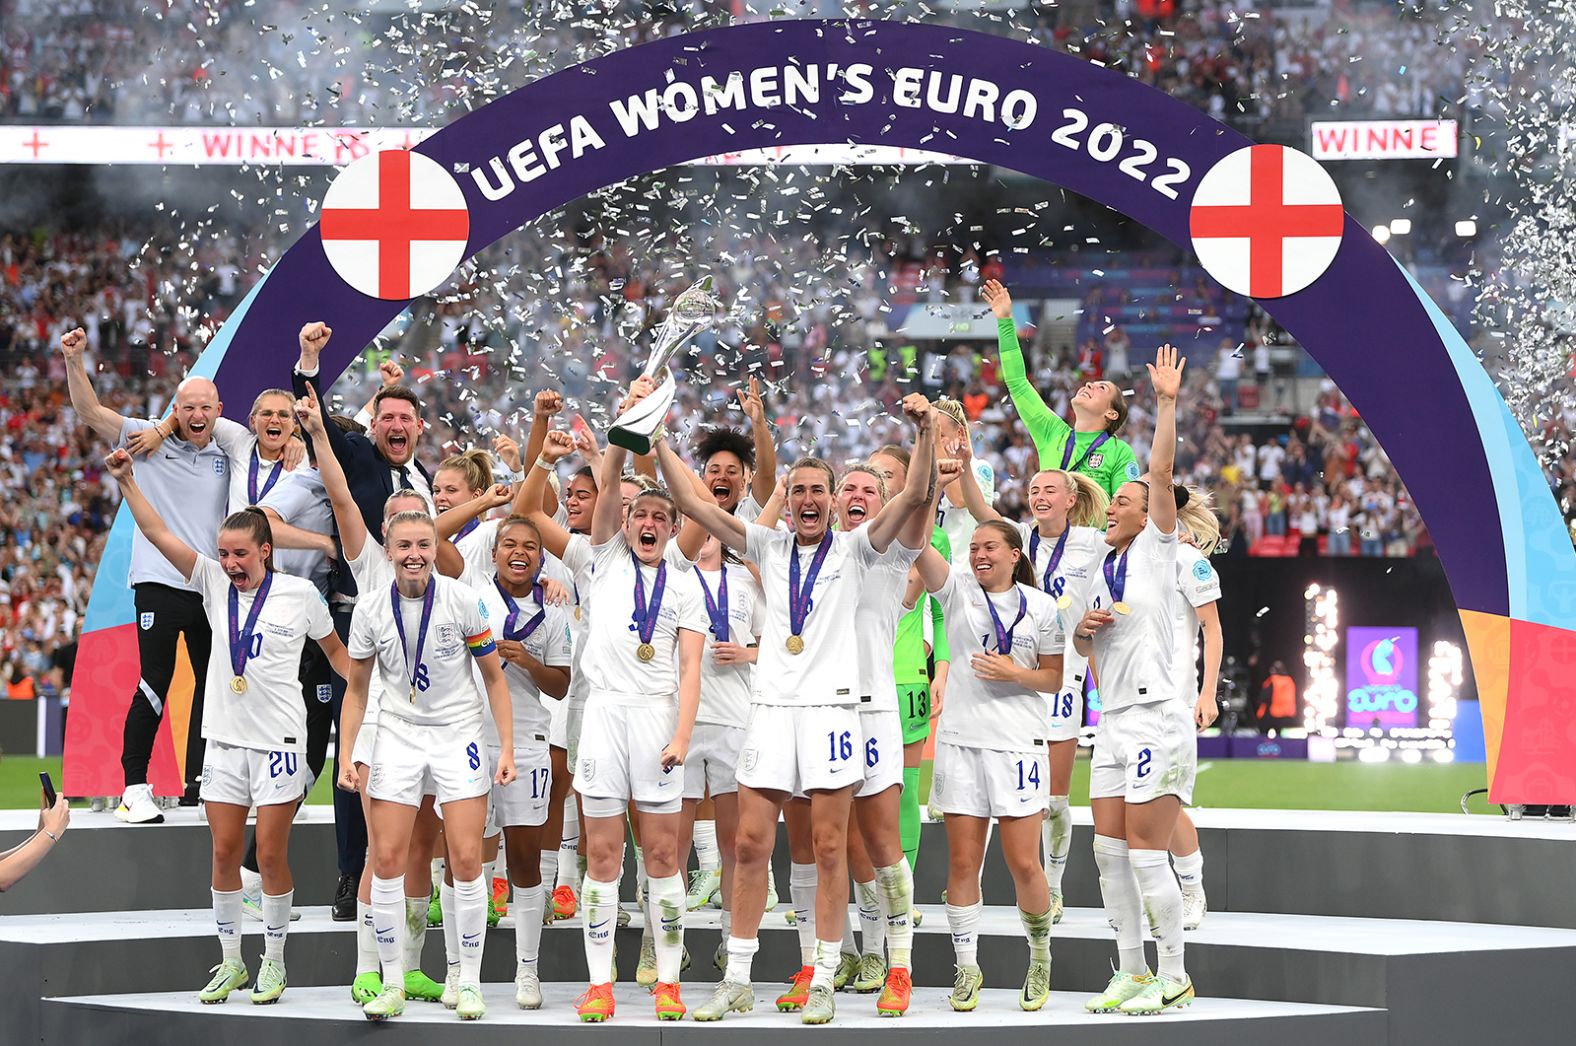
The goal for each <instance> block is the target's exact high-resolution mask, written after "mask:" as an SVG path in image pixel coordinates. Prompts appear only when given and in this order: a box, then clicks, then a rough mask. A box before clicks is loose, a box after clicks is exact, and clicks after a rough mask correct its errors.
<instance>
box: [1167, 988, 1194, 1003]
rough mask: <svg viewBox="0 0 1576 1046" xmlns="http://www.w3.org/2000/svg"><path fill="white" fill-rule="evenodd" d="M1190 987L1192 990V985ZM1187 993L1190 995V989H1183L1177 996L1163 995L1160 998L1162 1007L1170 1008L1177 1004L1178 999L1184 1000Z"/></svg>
mask: <svg viewBox="0 0 1576 1046" xmlns="http://www.w3.org/2000/svg"><path fill="white" fill-rule="evenodd" d="M1188 987H1189V988H1190V987H1192V985H1189V986H1188ZM1187 993H1188V989H1187V988H1183V989H1182V990H1181V991H1179V992H1177V993H1176V994H1175V995H1162V996H1161V997H1160V1005H1162V1006H1170V1005H1171V1004H1172V1003H1174V1002H1176V1001H1177V1000H1178V999H1180V998H1182V996H1184V995H1186V994H1187Z"/></svg>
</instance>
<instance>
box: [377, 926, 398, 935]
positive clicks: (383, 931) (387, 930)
mask: <svg viewBox="0 0 1576 1046" xmlns="http://www.w3.org/2000/svg"><path fill="white" fill-rule="evenodd" d="M393 932H394V927H392V926H390V927H389V928H388V929H386V930H374V931H373V933H377V934H385V933H393Z"/></svg>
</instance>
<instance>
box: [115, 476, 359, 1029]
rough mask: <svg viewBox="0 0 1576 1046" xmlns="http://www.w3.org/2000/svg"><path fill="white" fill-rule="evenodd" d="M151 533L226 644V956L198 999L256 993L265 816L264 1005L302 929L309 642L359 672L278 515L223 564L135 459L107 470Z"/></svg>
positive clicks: (216, 714) (222, 538)
mask: <svg viewBox="0 0 1576 1046" xmlns="http://www.w3.org/2000/svg"><path fill="white" fill-rule="evenodd" d="M105 464H106V466H107V467H108V468H109V471H110V474H111V475H113V476H114V477H115V479H116V481H118V482H119V483H120V489H121V494H122V496H123V497H124V498H125V501H126V504H127V505H128V506H129V507H130V509H131V513H132V516H133V518H135V519H136V521H137V526H138V528H139V529H140V530H141V531H142V533H143V535H144V536H145V537H146V538H147V539H148V541H149V542H151V543H152V544H153V546H154V547H155V548H157V549H158V550H159V551H160V552H161V553H163V555H164V558H166V559H168V560H169V561H170V565H171V566H173V567H175V569H176V570H179V571H180V572H181V575H182V576H183V577H184V578H185V579H186V580H187V582H188V583H190V584H191V586H192V587H193V588H194V589H196V590H197V591H198V592H199V593H201V594H202V600H203V607H204V609H205V610H206V611H207V614H208V620H209V622H210V623H211V624H212V626H213V630H214V633H215V634H216V635H217V634H221V633H222V634H224V635H227V636H228V637H229V638H228V641H227V642H226V643H224V644H223V645H221V644H219V643H215V644H214V645H213V650H212V652H211V654H210V656H209V659H208V675H207V694H206V698H205V703H204V705H203V720H202V735H203V737H204V738H205V739H206V740H207V742H208V744H207V751H206V756H205V759H204V762H203V778H202V800H203V803H204V804H205V806H206V808H207V814H208V827H209V830H210V831H211V832H212V833H213V913H214V921H215V922H216V923H217V925H218V930H219V944H220V946H221V948H222V949H223V958H222V960H221V961H220V963H219V965H218V966H216V967H214V969H213V979H212V980H210V981H209V982H208V985H207V987H205V988H203V990H202V992H201V993H200V994H199V995H198V999H199V1000H201V1001H202V1002H205V1003H218V1002H224V1001H225V1000H226V999H227V998H229V996H230V993H231V992H232V991H234V990H235V989H237V988H242V987H245V986H246V983H247V980H248V974H247V972H246V964H245V963H244V962H243V961H242V959H241V925H240V924H241V852H242V849H243V848H244V844H245V835H246V815H247V812H248V811H249V810H250V809H251V807H253V806H256V807H257V860H258V865H259V868H258V870H259V871H260V872H262V876H263V904H262V907H263V927H264V951H263V964H262V966H261V967H260V968H259V969H258V971H257V984H256V986H255V987H254V988H253V989H252V1001H253V1002H255V1003H271V1002H276V1001H278V999H279V997H280V995H282V994H283V993H284V990H285V986H286V984H287V983H288V980H287V978H286V976H285V935H286V934H287V932H288V931H289V928H290V902H291V901H292V899H293V898H294V896H295V888H294V883H293V881H292V880H291V877H290V861H289V844H290V824H291V821H292V820H293V819H294V817H295V811H296V805H297V803H298V802H299V800H300V799H301V797H302V795H303V794H304V791H305V787H306V772H305V771H306V762H305V757H304V756H305V751H306V708H305V706H304V705H302V704H301V687H300V683H299V680H298V678H297V673H298V670H299V668H300V664H301V648H302V646H303V645H304V644H305V643H306V640H307V639H309V638H310V639H312V640H313V641H315V642H316V643H317V644H318V646H320V647H322V649H323V653H324V654H325V655H327V657H328V659H329V662H330V663H331V664H332V665H333V666H334V670H335V671H337V672H345V671H348V669H349V667H350V665H349V660H348V659H347V657H346V656H345V646H344V644H343V643H341V642H340V641H339V636H337V635H336V634H335V633H334V623H333V621H332V620H330V619H329V615H328V605H327V604H326V603H324V602H323V597H322V596H321V595H319V594H318V591H317V588H316V586H314V585H313V584H312V583H311V582H310V581H307V580H306V579H304V578H297V577H291V576H290V575H288V574H277V573H275V572H274V569H273V535H272V534H271V533H270V531H269V527H268V517H267V516H265V515H263V513H262V511H261V510H259V509H255V508H248V509H246V510H244V511H241V512H237V513H235V514H234V515H232V516H229V517H228V518H226V519H225V521H224V522H223V523H222V524H221V525H220V527H219V538H218V546H219V548H218V551H219V558H218V560H217V561H215V560H213V559H210V558H208V557H207V556H204V555H201V554H199V553H198V552H196V551H194V550H193V549H191V548H190V547H189V546H187V545H186V543H185V542H183V541H182V540H181V539H180V538H178V537H176V536H175V534H174V533H173V532H172V531H171V530H170V528H169V527H168V526H167V525H166V524H165V522H164V520H163V519H162V518H160V516H159V514H158V512H157V511H156V510H155V509H154V508H153V506H152V505H151V504H149V503H148V499H147V498H146V497H144V496H143V493H142V491H141V489H140V488H138V486H137V482H136V480H135V478H134V477H133V475H132V465H131V456H130V455H129V454H127V453H126V451H124V450H117V451H116V452H115V453H113V454H111V455H110V456H109V458H107V459H106V461H105Z"/></svg>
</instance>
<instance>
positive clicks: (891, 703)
mask: <svg viewBox="0 0 1576 1046" xmlns="http://www.w3.org/2000/svg"><path fill="white" fill-rule="evenodd" d="M866 525H867V526H868V524H866ZM923 551H925V550H924V549H922V548H909V547H908V546H906V545H904V544H903V543H902V542H901V541H896V540H894V541H893V542H892V544H891V545H889V546H888V547H887V551H886V554H885V555H883V556H882V557H881V559H880V561H879V562H878V563H877V564H876V565H875V566H874V567H872V568H871V569H870V572H869V573H868V574H866V575H865V580H864V583H863V584H862V585H861V586H860V589H859V608H858V609H857V610H856V611H855V612H854V628H855V630H856V631H857V632H858V636H859V707H860V708H861V709H865V710H868V711H874V712H896V711H897V710H898V708H897V674H896V672H895V671H894V670H893V661H894V660H895V657H894V653H893V643H895V642H896V641H897V623H898V621H899V620H900V619H901V618H902V617H903V614H904V613H905V611H904V609H903V592H904V590H905V589H906V588H908V568H909V567H911V566H913V565H914V561H915V560H917V559H918V558H919V554H920V553H921V552H923Z"/></svg>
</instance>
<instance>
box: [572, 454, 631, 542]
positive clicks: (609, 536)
mask: <svg viewBox="0 0 1576 1046" xmlns="http://www.w3.org/2000/svg"><path fill="white" fill-rule="evenodd" d="M628 453H629V451H627V450H625V449H624V448H623V447H618V446H610V447H608V448H607V452H606V453H604V454H603V455H602V474H601V475H600V476H598V477H597V498H596V509H595V510H594V511H593V512H592V513H591V544H592V545H602V544H606V543H607V542H609V541H611V540H613V535H614V534H616V533H618V528H619V527H620V526H621V525H622V524H623V522H624V499H623V498H622V497H620V496H619V489H618V484H619V478H620V476H622V475H623V472H624V458H625V456H626V455H628ZM555 554H556V553H555Z"/></svg>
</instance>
